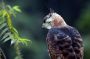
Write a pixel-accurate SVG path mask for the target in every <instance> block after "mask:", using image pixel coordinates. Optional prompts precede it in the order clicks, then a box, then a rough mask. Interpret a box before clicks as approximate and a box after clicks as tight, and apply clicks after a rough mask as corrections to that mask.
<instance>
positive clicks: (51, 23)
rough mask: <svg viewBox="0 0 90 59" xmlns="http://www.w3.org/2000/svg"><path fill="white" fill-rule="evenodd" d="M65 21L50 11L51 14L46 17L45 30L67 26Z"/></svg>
mask: <svg viewBox="0 0 90 59" xmlns="http://www.w3.org/2000/svg"><path fill="white" fill-rule="evenodd" d="M66 25H67V24H66V23H65V21H64V19H63V18H62V17H61V16H60V15H59V14H57V13H56V12H54V11H53V10H50V13H49V14H48V15H46V16H45V17H44V23H43V25H42V27H43V28H47V29H51V28H54V27H56V28H58V27H63V26H66Z"/></svg>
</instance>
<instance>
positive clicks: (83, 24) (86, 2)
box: [5, 0, 90, 59]
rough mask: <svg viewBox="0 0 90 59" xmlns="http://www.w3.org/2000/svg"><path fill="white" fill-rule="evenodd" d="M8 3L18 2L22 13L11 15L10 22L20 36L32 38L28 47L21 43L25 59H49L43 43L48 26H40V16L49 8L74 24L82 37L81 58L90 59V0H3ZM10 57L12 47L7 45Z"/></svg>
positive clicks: (44, 42)
mask: <svg viewBox="0 0 90 59" xmlns="http://www.w3.org/2000/svg"><path fill="white" fill-rule="evenodd" d="M5 2H6V3H7V4H10V5H12V6H13V5H19V6H20V8H21V10H22V13H20V14H17V17H16V18H14V19H13V25H14V26H15V28H16V29H17V30H18V31H19V33H20V35H21V36H22V37H25V38H28V39H30V40H31V41H32V44H30V45H29V46H30V47H23V48H22V49H21V53H22V55H23V58H24V59H50V58H49V55H48V51H47V45H46V40H45V38H46V34H47V32H48V30H46V29H42V27H41V26H42V23H43V17H44V16H45V15H46V14H48V13H49V9H50V8H52V9H53V10H55V12H57V13H59V14H60V15H61V16H62V17H63V18H64V19H65V21H66V22H67V24H68V25H70V26H73V27H76V28H77V29H78V30H79V32H80V33H81V35H82V38H83V40H84V47H85V51H84V52H85V53H84V54H85V55H84V59H90V43H89V42H90V0H5ZM7 52H8V53H9V58H10V59H13V55H14V52H15V51H14V49H11V48H9V51H7Z"/></svg>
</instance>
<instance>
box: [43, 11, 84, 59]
mask: <svg viewBox="0 0 90 59" xmlns="http://www.w3.org/2000/svg"><path fill="white" fill-rule="evenodd" d="M42 27H44V28H47V29H49V31H48V34H47V37H46V42H47V46H48V51H49V54H50V57H51V59H83V50H84V49H83V40H82V38H81V35H80V33H79V32H78V30H77V29H75V28H74V27H71V26H69V25H68V24H67V23H66V22H65V21H64V19H63V18H62V17H61V16H60V15H59V14H57V13H56V12H54V11H50V13H49V14H48V15H46V16H45V17H44V23H43V24H42Z"/></svg>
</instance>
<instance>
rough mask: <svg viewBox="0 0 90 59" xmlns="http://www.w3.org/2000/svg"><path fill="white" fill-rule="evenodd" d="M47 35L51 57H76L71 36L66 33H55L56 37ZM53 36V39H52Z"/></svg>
mask: <svg viewBox="0 0 90 59" xmlns="http://www.w3.org/2000/svg"><path fill="white" fill-rule="evenodd" d="M50 36H51V35H49V34H48V36H47V43H48V50H49V53H50V56H51V59H75V58H76V56H75V53H74V50H73V47H72V41H71V38H70V37H69V36H67V35H64V34H55V36H54V39H53V38H52V37H50ZM51 38H52V39H51Z"/></svg>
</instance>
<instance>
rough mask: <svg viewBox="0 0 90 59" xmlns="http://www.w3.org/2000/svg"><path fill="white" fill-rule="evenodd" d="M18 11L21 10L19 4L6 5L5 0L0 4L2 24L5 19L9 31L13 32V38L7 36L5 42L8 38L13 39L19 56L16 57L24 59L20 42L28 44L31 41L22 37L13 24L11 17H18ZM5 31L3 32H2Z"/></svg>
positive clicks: (0, 21) (0, 22) (12, 41)
mask: <svg viewBox="0 0 90 59" xmlns="http://www.w3.org/2000/svg"><path fill="white" fill-rule="evenodd" d="M18 12H21V10H20V8H19V6H17V5H16V6H13V7H11V6H10V5H6V4H5V3H4V2H2V3H1V5H0V25H1V24H3V23H4V21H6V24H7V25H8V28H9V31H10V33H11V34H10V38H11V39H8V38H6V39H4V40H3V42H4V43H5V42H7V41H8V40H11V44H14V46H15V49H16V53H17V56H16V58H15V59H23V58H22V56H21V53H20V44H23V45H26V46H28V44H29V43H30V42H31V41H30V40H28V39H26V38H22V37H20V35H19V33H18V31H17V30H16V29H15V28H14V26H13V24H12V18H11V17H13V16H14V17H16V14H17V13H18ZM3 31H4V30H3ZM3 33H4V32H2V34H3ZM6 35H7V34H6ZM4 37H5V36H4ZM4 37H3V38H4ZM4 43H3V44H4Z"/></svg>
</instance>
